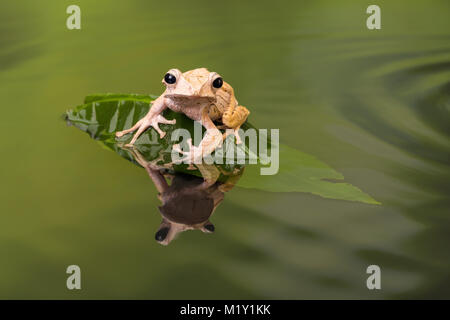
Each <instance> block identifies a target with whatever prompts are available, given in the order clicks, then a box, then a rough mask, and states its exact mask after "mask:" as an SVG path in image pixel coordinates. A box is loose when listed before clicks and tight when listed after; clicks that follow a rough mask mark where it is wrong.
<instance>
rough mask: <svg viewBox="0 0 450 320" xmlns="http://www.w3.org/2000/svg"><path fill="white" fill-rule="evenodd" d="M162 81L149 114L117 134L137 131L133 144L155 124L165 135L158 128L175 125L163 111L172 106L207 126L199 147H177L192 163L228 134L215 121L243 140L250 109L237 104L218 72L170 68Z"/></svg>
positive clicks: (210, 150)
mask: <svg viewBox="0 0 450 320" xmlns="http://www.w3.org/2000/svg"><path fill="white" fill-rule="evenodd" d="M163 83H164V84H165V86H166V90H165V91H164V93H163V94H162V95H161V96H160V97H159V98H157V99H156V100H155V101H153V105H152V107H151V108H150V110H149V112H148V113H147V115H146V116H145V117H144V118H142V119H141V120H139V121H138V122H137V123H136V124H135V125H134V126H133V127H132V128H130V129H127V130H124V131H120V132H116V136H117V137H121V136H123V135H124V134H127V133H129V132H133V131H135V130H137V132H136V134H135V135H134V136H133V139H132V140H131V142H130V145H132V144H134V142H135V141H136V139H137V138H138V137H139V136H140V135H141V134H142V133H143V132H144V131H145V130H146V129H147V128H149V127H153V128H155V130H156V131H157V132H158V133H159V135H160V138H163V137H164V135H165V132H163V131H162V130H161V129H160V128H159V126H158V125H159V123H163V124H174V123H175V121H176V120H167V119H166V118H164V117H163V116H162V114H161V113H162V112H163V111H164V110H165V109H166V108H169V109H171V110H173V111H175V112H182V113H184V114H185V115H186V116H187V117H189V118H191V119H193V120H196V121H201V123H202V125H203V126H204V127H205V128H206V135H205V137H204V138H203V140H202V141H201V143H200V145H199V146H198V147H196V146H193V145H192V144H191V143H190V150H189V152H182V151H181V150H179V149H178V150H177V151H179V152H181V153H183V154H185V155H187V157H188V160H191V161H190V162H193V161H194V159H201V158H202V157H203V156H206V155H209V154H211V153H212V152H213V151H214V150H215V149H216V148H217V147H218V146H219V145H220V144H221V143H222V139H223V138H225V137H226V134H225V135H224V136H222V134H221V133H220V131H219V130H218V128H217V127H216V126H215V124H214V123H213V121H220V122H221V123H223V124H224V126H223V127H224V128H231V129H233V131H234V135H235V137H236V141H237V143H238V144H239V143H241V140H240V138H239V135H238V130H239V128H240V127H241V125H242V124H243V123H244V122H245V121H246V119H247V117H248V115H249V113H250V112H249V111H248V110H247V109H246V108H245V107H243V106H239V105H238V102H237V100H236V98H235V96H234V91H233V88H232V87H231V86H230V85H229V84H228V83H226V82H224V81H223V80H222V78H221V77H220V76H219V75H218V74H217V73H215V72H209V71H208V70H207V69H205V68H200V69H194V70H191V71H187V72H185V73H181V71H180V70H178V69H171V70H169V71H168V73H167V74H166V75H165V76H164V79H163Z"/></svg>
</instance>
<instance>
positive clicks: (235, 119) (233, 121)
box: [222, 106, 250, 144]
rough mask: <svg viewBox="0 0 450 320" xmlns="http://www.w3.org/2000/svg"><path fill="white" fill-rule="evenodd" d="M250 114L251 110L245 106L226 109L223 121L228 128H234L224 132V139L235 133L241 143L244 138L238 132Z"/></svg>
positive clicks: (237, 140) (238, 142) (237, 141)
mask: <svg viewBox="0 0 450 320" xmlns="http://www.w3.org/2000/svg"><path fill="white" fill-rule="evenodd" d="M249 114H250V111H248V109H247V108H246V107H244V106H237V107H236V108H229V109H228V110H227V111H225V112H224V114H223V116H222V122H223V124H224V125H226V126H227V127H228V128H231V129H233V130H232V131H231V130H227V131H226V132H225V134H224V137H223V139H226V138H227V137H228V136H229V135H230V134H234V136H235V137H236V143H237V144H241V143H242V140H241V138H240V137H239V134H238V132H239V129H240V128H241V126H242V125H243V124H244V122H245V121H246V120H247V117H248V115H249Z"/></svg>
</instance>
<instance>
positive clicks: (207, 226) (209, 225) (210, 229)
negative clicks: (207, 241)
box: [205, 223, 216, 232]
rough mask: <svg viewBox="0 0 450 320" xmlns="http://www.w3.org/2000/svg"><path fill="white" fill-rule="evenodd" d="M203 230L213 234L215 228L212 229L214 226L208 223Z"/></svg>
mask: <svg viewBox="0 0 450 320" xmlns="http://www.w3.org/2000/svg"><path fill="white" fill-rule="evenodd" d="M205 229H206V230H208V231H209V232H214V230H215V229H216V228H214V225H213V224H212V223H210V224H207V225H206V226H205Z"/></svg>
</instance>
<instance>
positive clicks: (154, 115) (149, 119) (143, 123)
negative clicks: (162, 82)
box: [116, 96, 176, 145]
mask: <svg viewBox="0 0 450 320" xmlns="http://www.w3.org/2000/svg"><path fill="white" fill-rule="evenodd" d="M164 109H166V105H165V103H164V97H163V96H161V97H159V98H158V99H156V100H155V101H154V102H153V104H152V107H151V108H150V110H149V111H148V113H147V115H146V116H145V117H144V118H142V119H141V120H139V121H138V122H137V123H136V124H135V125H134V126H133V127H131V128H130V129H127V130H123V131H119V132H116V137H121V136H123V135H125V134H127V133H130V132H133V131H135V130H137V132H136V133H135V135H134V136H133V138H132V139H131V141H130V143H129V144H128V145H133V144H134V143H135V142H136V140H137V138H139V136H140V135H141V134H142V133H143V132H144V131H145V130H147V129H148V128H149V127H153V128H154V129H155V130H156V131H157V132H158V133H159V137H160V138H161V139H162V138H164V136H165V135H166V133H165V132H164V131H162V130H161V129H160V128H159V124H160V123H163V124H175V123H176V120H175V119H174V120H167V119H166V118H164V117H163V116H162V115H161V113H162V112H163V111H164Z"/></svg>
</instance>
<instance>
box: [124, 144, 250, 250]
mask: <svg viewBox="0 0 450 320" xmlns="http://www.w3.org/2000/svg"><path fill="white" fill-rule="evenodd" d="M121 149H123V150H126V151H127V152H129V153H130V155H131V156H132V157H133V159H134V160H135V161H136V162H137V163H138V164H139V165H140V166H142V167H143V168H144V169H145V170H146V171H147V174H148V176H149V177H150V179H151V180H152V182H153V183H154V185H155V187H156V189H157V191H158V199H159V200H160V201H161V202H162V205H161V206H158V209H159V212H160V214H161V217H162V221H161V223H160V225H159V227H158V229H157V231H156V233H155V240H156V242H157V243H159V244H161V245H163V246H167V245H168V244H170V243H171V242H172V240H174V239H175V238H176V237H177V236H178V235H179V234H180V233H181V232H184V231H187V230H200V231H202V232H203V233H207V234H211V233H214V232H215V225H214V224H213V223H212V222H211V221H210V217H211V215H212V214H213V213H214V211H215V210H216V208H217V207H218V206H219V205H220V203H222V201H223V200H224V196H225V193H226V192H229V191H230V190H231V189H233V188H234V186H235V185H236V183H237V182H238V181H239V179H240V177H241V176H242V174H243V172H244V168H235V169H234V170H233V171H231V172H228V171H223V170H221V169H220V167H217V166H215V165H213V164H206V163H201V164H195V166H196V168H197V169H198V171H199V173H200V176H195V175H192V174H186V173H181V172H177V171H175V170H173V164H172V163H167V162H166V161H164V157H163V155H162V154H159V155H158V156H157V157H155V159H153V160H150V161H149V160H148V159H147V158H146V157H145V156H144V155H143V154H142V153H141V152H140V151H139V149H138V148H137V147H136V146H123V147H121ZM220 175H223V176H224V177H223V179H221V180H219V176H220Z"/></svg>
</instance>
